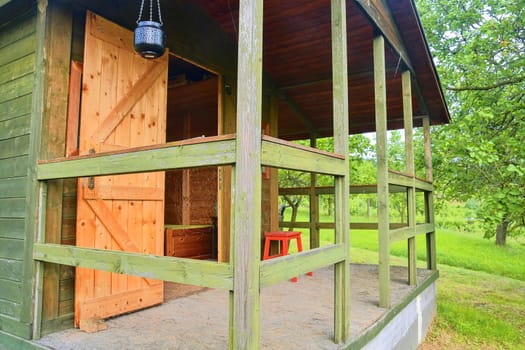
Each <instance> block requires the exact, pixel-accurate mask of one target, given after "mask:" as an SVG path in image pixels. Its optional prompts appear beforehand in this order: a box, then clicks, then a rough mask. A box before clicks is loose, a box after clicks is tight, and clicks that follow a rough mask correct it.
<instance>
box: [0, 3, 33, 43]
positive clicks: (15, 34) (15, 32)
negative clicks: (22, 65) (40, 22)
mask: <svg viewBox="0 0 525 350" xmlns="http://www.w3.org/2000/svg"><path fill="white" fill-rule="evenodd" d="M12 17H13V14H11V19H12ZM35 19H36V16H35V11H30V12H28V13H26V14H23V15H22V16H21V17H20V18H19V19H18V20H15V21H13V24H15V25H12V24H9V25H8V26H9V28H8V29H7V30H5V31H4V30H2V31H1V32H0V48H3V47H5V46H9V45H12V44H13V43H16V42H17V41H19V40H20V39H22V38H24V37H27V36H28V35H31V34H33V33H34V32H35ZM2 29H4V28H2Z"/></svg>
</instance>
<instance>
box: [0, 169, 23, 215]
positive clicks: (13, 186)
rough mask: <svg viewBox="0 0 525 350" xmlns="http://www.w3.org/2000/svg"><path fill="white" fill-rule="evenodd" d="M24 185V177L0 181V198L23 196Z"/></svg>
mask: <svg viewBox="0 0 525 350" xmlns="http://www.w3.org/2000/svg"><path fill="white" fill-rule="evenodd" d="M26 185H27V178H26V177H25V176H24V177H13V178H9V179H0V197H1V198H19V197H21V196H23V195H24V194H25V190H26ZM0 215H1V214H0Z"/></svg>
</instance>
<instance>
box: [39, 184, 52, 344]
mask: <svg viewBox="0 0 525 350" xmlns="http://www.w3.org/2000/svg"><path fill="white" fill-rule="evenodd" d="M46 202H47V184H46V183H45V182H40V184H39V194H38V216H37V223H38V229H37V233H36V237H35V241H36V242H38V243H44V242H45V241H46V229H45V227H46V207H47V206H46ZM44 266H45V265H44V263H42V262H37V263H36V269H35V291H34V295H35V300H34V311H33V339H40V336H41V331H42V318H43V312H42V311H43V309H42V304H43V303H44ZM57 297H58V296H57ZM56 307H57V314H58V305H56Z"/></svg>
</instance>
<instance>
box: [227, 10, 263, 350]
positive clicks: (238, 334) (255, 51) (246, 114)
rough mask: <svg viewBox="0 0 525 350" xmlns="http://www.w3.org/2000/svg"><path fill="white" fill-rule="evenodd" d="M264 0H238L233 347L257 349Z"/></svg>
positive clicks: (258, 332) (258, 330) (258, 334)
mask: <svg viewBox="0 0 525 350" xmlns="http://www.w3.org/2000/svg"><path fill="white" fill-rule="evenodd" d="M262 19H263V1H262V0H241V1H240V2H239V40H238V73H237V87H238V89H237V143H236V159H235V162H236V163H235V164H236V165H235V166H236V174H235V194H234V210H233V211H234V212H235V221H234V232H235V233H234V236H235V241H234V247H233V250H234V252H233V260H232V262H233V265H234V276H233V277H234V290H233V311H234V315H233V342H234V344H233V348H234V349H257V348H259V337H260V329H259V327H260V326H259V318H260V290H259V281H260V275H259V266H260V255H261V241H260V235H261V232H260V230H261V211H260V209H261V120H262V33H263V31H262V28H263V21H262Z"/></svg>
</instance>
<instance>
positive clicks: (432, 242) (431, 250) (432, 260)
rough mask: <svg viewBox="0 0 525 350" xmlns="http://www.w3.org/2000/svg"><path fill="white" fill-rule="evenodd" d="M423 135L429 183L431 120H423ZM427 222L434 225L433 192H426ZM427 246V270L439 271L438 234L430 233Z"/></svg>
mask: <svg viewBox="0 0 525 350" xmlns="http://www.w3.org/2000/svg"><path fill="white" fill-rule="evenodd" d="M423 135H424V143H425V172H426V178H427V180H428V181H432V143H431V139H430V118H429V117H428V116H427V117H424V118H423ZM425 219H426V220H425V221H426V222H428V223H434V196H433V193H432V192H425ZM426 244H427V268H428V269H429V270H434V271H435V270H437V260H436V233H435V232H430V233H427V235H426Z"/></svg>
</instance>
